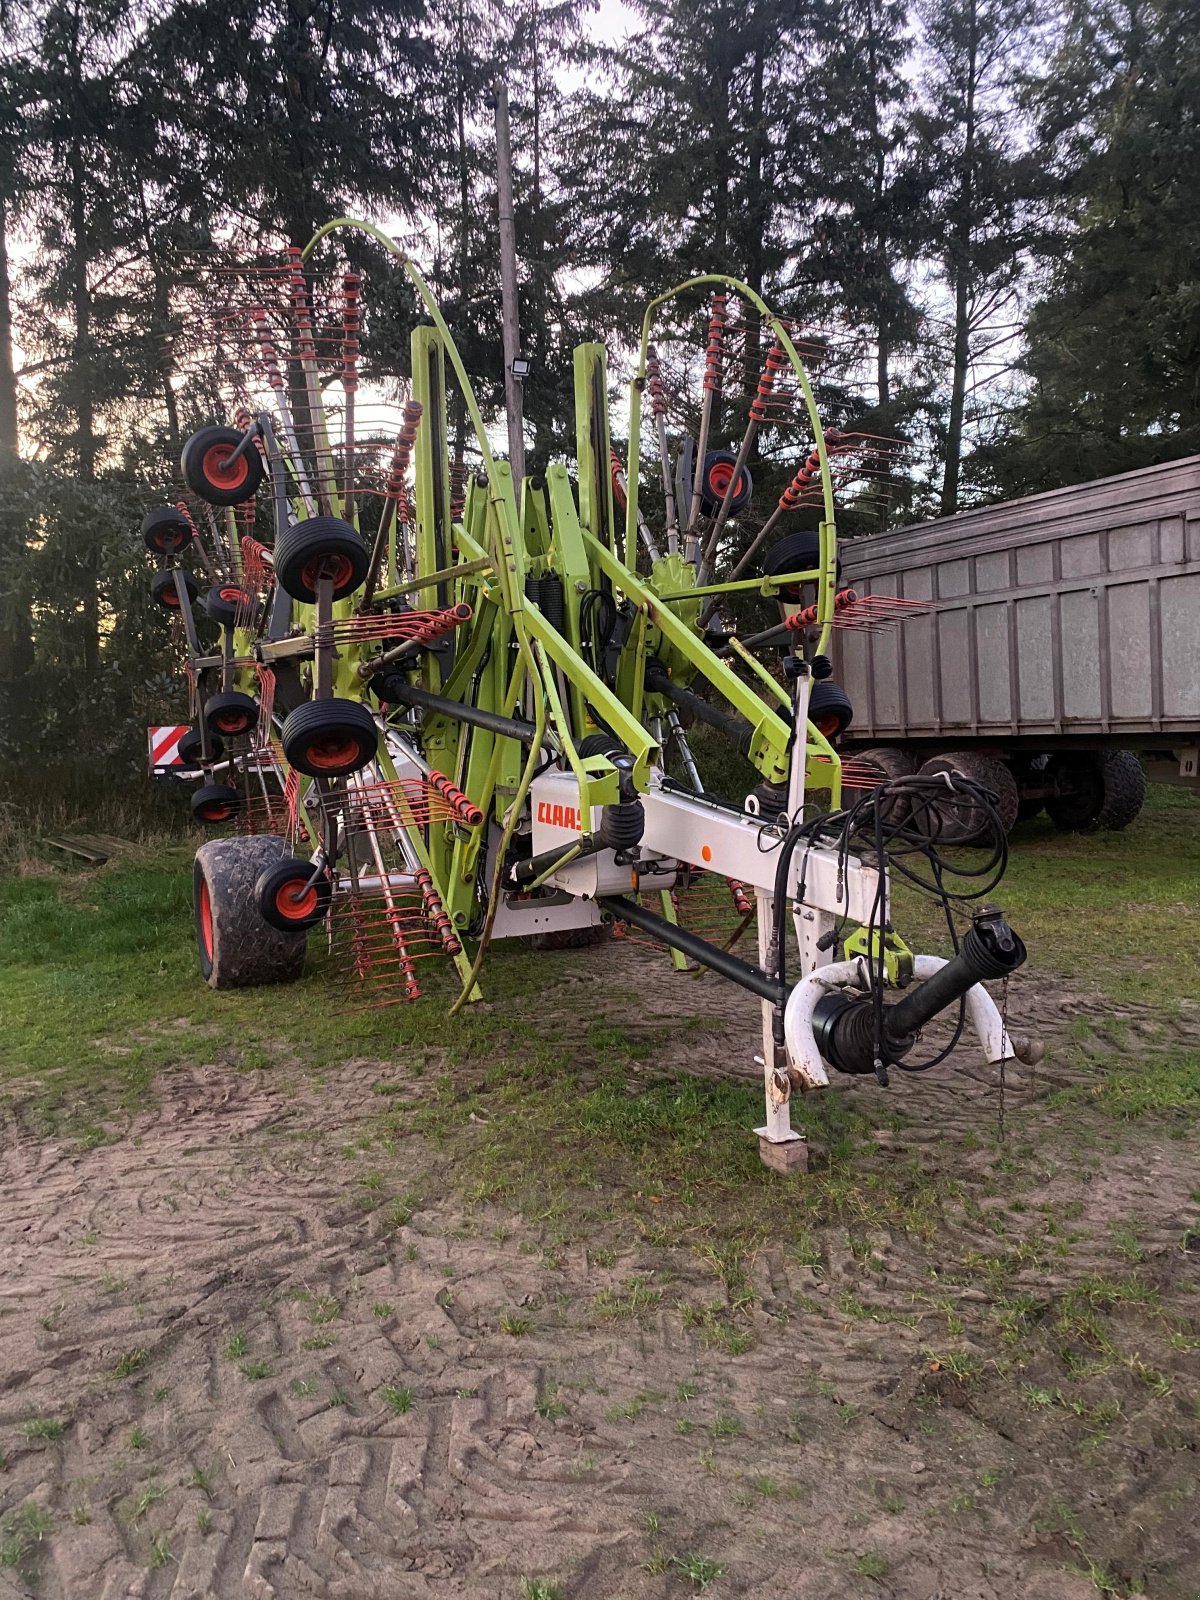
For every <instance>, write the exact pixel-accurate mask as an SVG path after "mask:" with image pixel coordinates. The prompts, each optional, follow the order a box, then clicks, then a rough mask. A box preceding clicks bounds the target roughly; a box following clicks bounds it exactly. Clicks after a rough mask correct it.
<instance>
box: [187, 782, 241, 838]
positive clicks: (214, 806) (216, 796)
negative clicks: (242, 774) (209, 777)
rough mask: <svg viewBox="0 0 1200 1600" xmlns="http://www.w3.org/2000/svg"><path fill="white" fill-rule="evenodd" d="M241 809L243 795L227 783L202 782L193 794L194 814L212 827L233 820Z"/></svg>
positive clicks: (200, 820) (199, 820)
mask: <svg viewBox="0 0 1200 1600" xmlns="http://www.w3.org/2000/svg"><path fill="white" fill-rule="evenodd" d="M241 809H242V800H241V796H240V795H239V794H238V792H237V790H236V789H234V788H231V787H230V785H229V784H227V783H202V784H201V785H200V787H199V788H198V789H197V790H196V792H195V794H194V795H193V796H192V815H193V816H194V817H195V819H196V821H197V822H203V823H204V824H205V825H206V826H207V827H210V828H219V827H220V826H221V824H222V823H223V822H232V821H233V819H234V817H236V816H237V814H238V812H239V811H240V810H241Z"/></svg>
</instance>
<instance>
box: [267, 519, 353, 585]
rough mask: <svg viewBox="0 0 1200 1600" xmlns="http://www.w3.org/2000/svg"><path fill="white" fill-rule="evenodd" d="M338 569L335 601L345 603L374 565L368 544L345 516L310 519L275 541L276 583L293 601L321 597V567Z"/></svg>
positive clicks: (286, 530)
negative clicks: (319, 583) (318, 591)
mask: <svg viewBox="0 0 1200 1600" xmlns="http://www.w3.org/2000/svg"><path fill="white" fill-rule="evenodd" d="M323 561H328V562H329V563H330V567H331V569H333V570H334V584H333V598H334V599H335V600H344V599H345V597H346V596H347V595H348V594H353V593H354V591H355V590H356V589H357V588H358V587H359V585H360V584H361V583H362V581H363V579H364V578H365V577H366V575H367V568H368V567H369V566H370V564H371V556H370V552H369V551H368V549H367V547H366V545H365V544H364V543H363V542H362V540H361V539H360V538H359V536H358V534H357V533H356V532H355V531H354V529H353V528H352V527H351V526H350V524H349V523H348V522H343V521H342V519H341V517H309V518H307V519H306V520H305V521H304V522H297V523H296V524H295V526H294V527H291V528H285V529H284V530H283V532H282V533H281V534H280V535H279V537H278V539H276V541H275V580H276V582H277V583H278V584H279V587H280V588H281V589H282V590H283V592H284V593H285V594H288V595H291V597H292V599H293V600H304V601H307V603H308V604H309V605H311V604H312V603H313V601H315V600H316V598H317V588H316V585H317V576H318V572H319V568H320V564H321V563H322V562H323Z"/></svg>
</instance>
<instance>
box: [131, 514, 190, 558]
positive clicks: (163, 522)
mask: <svg viewBox="0 0 1200 1600" xmlns="http://www.w3.org/2000/svg"><path fill="white" fill-rule="evenodd" d="M142 538H143V539H144V540H145V541H146V549H147V550H153V551H154V553H155V554H156V555H160V556H167V555H176V556H177V555H179V553H180V552H181V551H183V550H186V549H187V547H188V545H190V544H191V542H192V525H191V523H190V522H189V521H188V520H187V518H186V517H185V516H184V515H183V513H182V512H181V511H177V510H176V509H175V507H174V506H156V507H155V509H154V510H153V511H147V513H146V515H145V516H144V517H143V518H142Z"/></svg>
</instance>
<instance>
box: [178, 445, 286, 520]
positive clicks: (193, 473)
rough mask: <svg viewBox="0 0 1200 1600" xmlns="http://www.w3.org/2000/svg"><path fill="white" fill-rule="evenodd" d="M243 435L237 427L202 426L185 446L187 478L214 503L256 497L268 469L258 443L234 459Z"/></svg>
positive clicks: (191, 486)
mask: <svg viewBox="0 0 1200 1600" xmlns="http://www.w3.org/2000/svg"><path fill="white" fill-rule="evenodd" d="M242 437H243V435H242V434H241V433H239V432H238V430H237V429H236V428H201V429H200V432H199V433H194V434H193V435H192V437H191V438H190V439H189V440H188V442H187V443H186V444H185V445H184V447H183V454H182V456H181V457H180V462H179V464H180V466H181V467H182V469H183V480H184V482H185V483H186V484H187V486H188V488H189V489H190V490H191V491H192V493H193V494H198V495H199V496H200V498H201V500H207V501H208V503H209V505H210V506H237V505H241V504H242V502H243V501H244V500H250V499H253V497H254V493H255V491H256V490H257V488H258V486H259V484H260V483H261V482H262V481H263V475H264V473H265V471H266V469H265V467H264V466H263V459H262V457H261V456H260V455H259V453H258V447H257V445H254V444H252V445H251V446H250V447H249V449H247V450H244V451H243V452H242V454H241V455H240V456H238V458H237V460H236V461H234V460H232V459H231V457H232V456H233V452H234V451H235V450H236V449H237V447H238V446H239V445H240V444H241V442H242Z"/></svg>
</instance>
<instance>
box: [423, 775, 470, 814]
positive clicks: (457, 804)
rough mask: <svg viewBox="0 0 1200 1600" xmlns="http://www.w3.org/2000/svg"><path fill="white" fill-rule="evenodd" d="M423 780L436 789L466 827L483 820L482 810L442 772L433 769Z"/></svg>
mask: <svg viewBox="0 0 1200 1600" xmlns="http://www.w3.org/2000/svg"><path fill="white" fill-rule="evenodd" d="M425 781H426V783H428V784H429V785H430V787H431V788H433V789H436V790H437V792H438V794H440V795H441V797H442V799H443V800H444V801H445V802H446V804H447V805H448V806H449V807H450V808H451V810H453V811H454V813H455V815H456V816H457V817H458V820H459V821H460V822H464V823H466V825H467V827H469V828H477V827H478V826H479V824H480V823H481V822H482V821H483V812H482V811H481V810H480V809H479V807H478V806H477V805H476V804H475V802H474V801H473V800H469V799H468V798H467V796H466V795H465V794H464V793H463V792H462V790H461V789H457V788H455V786H454V784H452V783H451V782H450V779H449V778H448V777H447V776H446V774H445V773H444V772H438V771H437V770H436V769H434V770H432V771H430V772H429V773H428V774H427V776H426V779H425Z"/></svg>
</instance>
